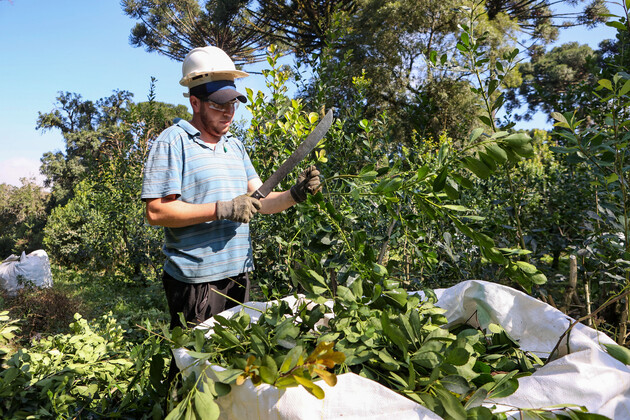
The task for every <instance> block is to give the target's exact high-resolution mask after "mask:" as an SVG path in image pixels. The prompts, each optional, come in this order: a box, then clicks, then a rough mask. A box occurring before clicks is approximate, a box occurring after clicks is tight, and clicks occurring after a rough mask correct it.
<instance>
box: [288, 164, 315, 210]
mask: <svg viewBox="0 0 630 420" xmlns="http://www.w3.org/2000/svg"><path fill="white" fill-rule="evenodd" d="M319 184H320V182H319V171H318V170H317V168H316V167H315V166H309V167H308V168H306V169H305V170H304V172H302V173H301V174H300V176H298V179H297V183H296V184H295V185H294V186H292V187H291V197H293V199H294V200H295V202H296V203H301V202H302V201H304V200H306V194H307V193H308V194H311V195H313V194H315V193H317V190H319Z"/></svg>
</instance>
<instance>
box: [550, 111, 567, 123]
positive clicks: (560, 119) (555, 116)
mask: <svg viewBox="0 0 630 420" xmlns="http://www.w3.org/2000/svg"><path fill="white" fill-rule="evenodd" d="M551 118H553V119H554V120H556V121H558V122H560V123H564V124H566V125H567V126H568V125H569V122H568V121H567V119H566V117H565V116H564V115H563V114H562V113H560V112H552V113H551Z"/></svg>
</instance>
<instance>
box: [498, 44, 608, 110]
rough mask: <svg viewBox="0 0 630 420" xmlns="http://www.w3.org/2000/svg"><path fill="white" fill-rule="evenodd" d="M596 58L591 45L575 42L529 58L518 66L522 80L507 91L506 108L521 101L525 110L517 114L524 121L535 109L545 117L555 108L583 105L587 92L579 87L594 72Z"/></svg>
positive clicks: (589, 79)
mask: <svg viewBox="0 0 630 420" xmlns="http://www.w3.org/2000/svg"><path fill="white" fill-rule="evenodd" d="M596 58H597V54H596V53H595V52H594V51H593V50H592V49H591V47H589V46H588V45H585V44H584V45H580V44H578V43H577V42H570V43H566V44H563V45H561V46H559V47H555V48H553V49H552V50H551V51H549V52H548V53H545V54H540V55H537V56H534V57H532V59H531V61H530V62H526V63H522V64H521V65H520V66H519V71H520V73H521V76H522V78H523V83H522V84H521V85H520V86H519V87H518V88H514V89H513V90H512V91H511V92H510V95H509V98H510V104H509V109H510V110H513V109H517V108H518V107H520V105H521V100H523V101H524V102H525V104H526V105H527V111H528V112H527V113H525V114H524V115H522V116H518V117H519V118H523V119H525V120H528V119H531V117H532V115H533V114H534V113H536V112H537V111H542V112H544V113H545V114H546V115H548V116H549V115H550V114H551V113H552V112H553V111H555V110H557V109H574V108H580V107H581V106H584V105H586V103H585V102H586V101H587V100H589V99H588V98H590V95H588V92H586V91H584V90H583V89H582V87H583V86H584V85H585V84H591V83H592V82H593V80H594V78H595V74H597V72H598V69H597V66H596ZM521 98H522V99H521ZM549 118H550V117H549Z"/></svg>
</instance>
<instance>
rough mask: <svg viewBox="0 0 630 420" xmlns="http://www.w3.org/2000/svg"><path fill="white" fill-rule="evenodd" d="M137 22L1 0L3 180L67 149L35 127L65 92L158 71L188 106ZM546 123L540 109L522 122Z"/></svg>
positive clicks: (105, 6)
mask: <svg viewBox="0 0 630 420" xmlns="http://www.w3.org/2000/svg"><path fill="white" fill-rule="evenodd" d="M135 23H136V22H135V21H134V20H133V19H131V18H130V17H128V16H126V15H125V14H124V13H123V11H122V8H121V6H120V1H119V0H0V183H8V184H12V185H15V186H20V185H21V183H20V178H23V177H27V178H28V177H35V179H36V180H37V181H38V183H40V184H41V182H42V180H43V177H42V176H41V175H40V174H39V166H40V158H41V157H42V155H43V154H44V153H46V152H56V151H59V150H61V151H63V150H64V148H65V147H64V141H63V138H62V136H61V133H60V132H59V131H58V130H52V131H48V132H45V133H42V132H41V130H36V125H37V117H38V113H39V112H41V113H47V112H50V111H52V110H53V109H54V107H55V102H56V97H57V96H58V94H59V92H72V93H77V94H79V95H81V97H82V98H83V99H84V100H91V101H97V100H98V99H100V98H104V97H108V96H110V95H111V94H112V93H114V91H115V90H127V91H130V92H132V93H133V94H134V100H135V101H136V102H140V101H144V100H146V99H147V96H148V94H149V87H150V83H151V77H155V78H156V79H157V82H156V86H155V88H156V89H155V93H156V100H158V101H161V102H166V103H171V104H184V105H187V106H188V107H189V110H190V106H189V104H188V100H187V99H186V98H184V97H183V96H182V93H183V92H184V88H183V87H182V86H180V85H179V83H178V82H179V80H180V78H181V63H179V62H176V61H173V60H171V59H169V58H167V57H164V56H161V55H159V54H157V53H148V52H146V51H145V50H144V49H143V48H137V47H133V46H131V45H130V44H129V34H130V31H131V28H132V27H133V26H134V25H135ZM614 33H615V31H614V30H613V29H611V28H608V27H605V26H602V27H599V28H597V29H594V30H587V29H584V28H580V29H577V30H571V31H566V32H564V33H563V34H562V35H561V39H560V40H559V43H563V42H569V41H578V42H580V43H588V44H589V45H591V47H593V48H597V44H598V43H599V41H601V40H602V39H606V38H612V37H614ZM246 70H249V69H246ZM244 80H246V82H243V81H240V80H239V81H237V88H239V89H244V87H245V86H247V87H250V88H252V89H254V90H257V89H263V87H264V80H263V78H262V76H259V75H252V76H250V77H249V78H247V79H244ZM545 124H546V122H545V117H544V116H542V115H539V116H537V117H536V118H534V120H533V121H531V122H529V123H527V124H526V125H523V126H522V128H531V127H538V128H544V127H545Z"/></svg>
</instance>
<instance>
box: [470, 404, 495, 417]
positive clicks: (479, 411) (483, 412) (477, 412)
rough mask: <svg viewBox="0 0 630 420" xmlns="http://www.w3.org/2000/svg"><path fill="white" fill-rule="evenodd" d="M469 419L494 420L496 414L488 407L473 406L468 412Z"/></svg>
mask: <svg viewBox="0 0 630 420" xmlns="http://www.w3.org/2000/svg"><path fill="white" fill-rule="evenodd" d="M466 416H467V417H466V419H467V420H493V419H494V418H495V416H494V414H492V411H490V409H489V408H488V407H481V406H477V407H473V408H471V409H470V410H468V411H467V412H466Z"/></svg>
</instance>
